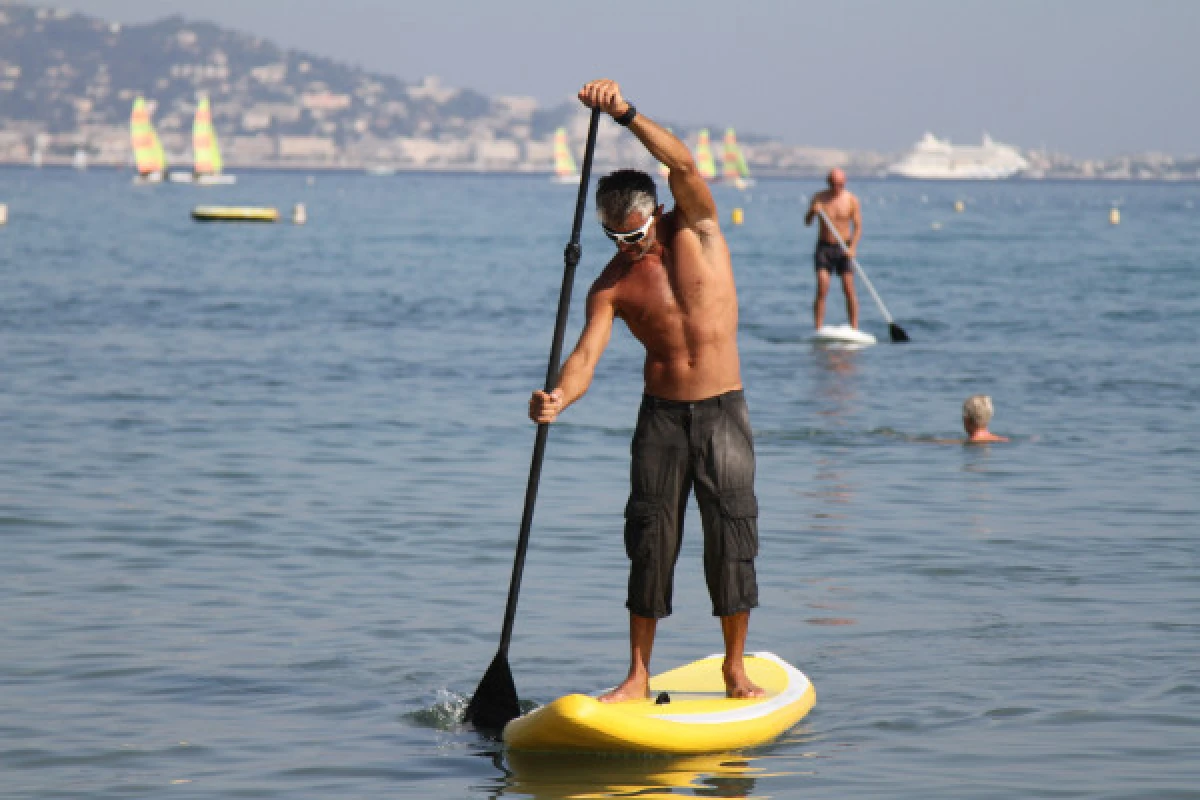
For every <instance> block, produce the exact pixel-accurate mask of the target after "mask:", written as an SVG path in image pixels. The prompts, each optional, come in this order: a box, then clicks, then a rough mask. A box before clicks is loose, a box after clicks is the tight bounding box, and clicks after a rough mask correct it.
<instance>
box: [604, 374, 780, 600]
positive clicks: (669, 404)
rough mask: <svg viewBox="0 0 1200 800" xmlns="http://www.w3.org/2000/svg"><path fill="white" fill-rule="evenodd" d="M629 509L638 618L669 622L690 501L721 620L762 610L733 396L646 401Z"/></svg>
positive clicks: (745, 425) (743, 418)
mask: <svg viewBox="0 0 1200 800" xmlns="http://www.w3.org/2000/svg"><path fill="white" fill-rule="evenodd" d="M632 451H633V466H632V469H631V470H630V479H631V484H632V490H631V492H630V495H629V503H628V505H626V507H625V551H626V553H627V554H628V556H629V560H630V567H629V599H628V601H627V602H626V604H625V606H626V608H628V609H629V610H630V612H632V613H633V614H635V615H637V616H639V617H647V618H653V619H661V618H662V617H666V616H669V615H670V613H671V596H672V593H673V590H674V575H675V563H676V561H678V559H679V549H680V545H681V544H682V543H683V518H684V511H685V509H686V508H687V499H688V494H690V493H691V490H692V489H693V488H695V490H696V502H697V503H698V505H699V506H700V515H701V519H702V521H703V523H704V578H705V580H706V582H707V583H708V593H709V596H710V597H711V598H712V604H713V615H714V616H718V617H724V616H728V615H730V614H736V613H738V612H741V611H749V610H750V609H752V608H754V607H755V606H757V605H758V581H757V579H756V577H755V573H754V557H755V556H757V555H758V500H757V499H756V498H755V496H754V437H753V433H752V432H751V430H750V415H749V412H748V410H747V408H746V398H745V395H744V393H743V392H742V391H741V390H740V389H738V390H735V391H732V392H727V393H725V394H722V395H718V396H717V397H710V398H708V399H707V400H699V401H696V402H694V403H686V402H677V401H673V400H660V399H659V398H656V397H651V396H649V395H643V397H642V406H641V409H640V410H639V411H638V421H637V430H636V431H635V432H634V434H633V445H632Z"/></svg>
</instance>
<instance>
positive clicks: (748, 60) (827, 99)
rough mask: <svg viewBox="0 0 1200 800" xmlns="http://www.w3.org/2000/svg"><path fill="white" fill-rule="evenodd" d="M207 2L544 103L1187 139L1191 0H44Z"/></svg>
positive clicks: (678, 114) (190, 7)
mask: <svg viewBox="0 0 1200 800" xmlns="http://www.w3.org/2000/svg"><path fill="white" fill-rule="evenodd" d="M38 4H39V5H48V6H61V7H66V8H72V9H74V10H77V11H82V12H85V13H89V14H93V15H95V16H100V17H104V18H106V19H112V20H117V21H122V22H144V21H147V20H151V19H156V18H159V17H162V16H166V15H167V14H172V13H182V14H184V15H185V16H188V17H193V18H194V17H197V16H199V15H200V14H201V13H202V15H203V16H204V17H206V18H208V19H210V20H212V21H215V22H218V23H221V24H223V25H227V26H230V27H234V28H238V29H242V30H246V31H249V32H253V33H257V34H260V35H262V36H265V37H268V38H270V39H273V40H275V41H276V42H278V43H279V44H281V45H284V46H289V47H297V48H302V49H308V50H312V51H315V52H318V53H320V54H323V55H328V56H332V57H334V58H337V59H340V60H345V61H348V62H351V63H355V64H359V65H361V66H364V67H368V68H370V69H374V70H379V71H384V72H388V73H392V74H395V75H397V76H399V77H401V78H404V79H408V80H416V79H419V78H420V77H422V76H424V75H439V76H441V77H442V78H443V80H444V81H445V82H446V83H447V84H449V85H451V86H461V87H470V88H474V89H478V90H480V91H482V92H484V93H486V94H491V95H495V94H519V95H532V96H534V97H536V98H537V99H538V100H539V101H540V102H541V103H542V104H543V105H554V104H556V103H558V102H560V101H561V100H563V99H565V98H568V97H571V96H573V94H574V92H575V91H576V90H577V89H578V87H579V85H581V84H582V83H583V82H584V80H586V79H588V78H591V77H600V76H604V77H612V78H616V79H617V80H619V81H620V82H621V84H622V86H623V88H624V89H625V91H626V94H627V96H628V97H629V99H631V100H633V101H634V102H635V103H636V104H637V105H638V106H639V107H640V108H641V109H642V110H643V111H644V112H646V113H648V114H650V115H651V116H657V117H662V118H667V119H670V120H677V121H679V122H682V123H690V122H704V123H715V124H720V125H734V126H736V127H738V128H739V129H740V130H744V131H755V132H760V133H765V134H768V135H771V136H773V137H776V138H779V139H781V140H783V141H785V142H788V143H791V144H809V145H816V146H824V147H842V148H867V149H877V150H887V151H896V150H902V149H905V148H907V147H908V146H909V145H910V144H912V143H913V142H915V141H916V140H917V139H918V138H919V137H920V136H921V134H922V133H923V132H924V131H926V130H930V131H933V132H934V133H936V134H938V135H939V136H948V137H950V138H951V139H952V140H954V141H955V142H963V143H965V142H973V141H978V139H979V137H980V135H981V134H982V133H983V132H984V131H987V132H989V133H991V134H992V136H993V137H994V138H996V139H998V140H1000V141H1004V142H1008V143H1011V144H1016V145H1019V146H1022V147H1039V146H1047V147H1050V148H1051V149H1055V150H1060V151H1063V152H1067V153H1070V154H1073V155H1076V156H1082V157H1092V156H1105V155H1117V154H1120V153H1126V152H1135V151H1136V152H1141V151H1146V150H1160V151H1164V152H1168V153H1173V154H1176V155H1185V154H1192V153H1200V0H1135V1H1134V2H1130V0H846V1H844V2H812V1H810V0H723V2H717V0H679V1H677V0H638V2H630V1H629V0H605V1H604V2H596V3H591V4H584V3H578V2H572V1H571V0H434V1H433V2H428V1H427V0H203V1H202V2H201V1H200V0H56V2H38Z"/></svg>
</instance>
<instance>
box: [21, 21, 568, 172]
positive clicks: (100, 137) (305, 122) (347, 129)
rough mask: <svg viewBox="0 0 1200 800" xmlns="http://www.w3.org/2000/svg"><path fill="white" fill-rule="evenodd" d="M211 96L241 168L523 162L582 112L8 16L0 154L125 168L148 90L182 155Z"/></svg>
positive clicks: (176, 32) (190, 30) (275, 55)
mask: <svg viewBox="0 0 1200 800" xmlns="http://www.w3.org/2000/svg"><path fill="white" fill-rule="evenodd" d="M201 93H203V94H207V95H209V96H210V97H211V99H212V102H213V115H214V121H215V124H216V126H217V131H218V134H219V135H220V137H221V139H222V144H223V147H224V149H225V150H226V152H227V157H228V158H229V160H230V161H231V162H233V163H237V162H239V161H241V162H254V161H281V162H287V161H288V160H297V161H308V162H311V161H318V162H319V161H329V162H331V163H340V162H347V163H349V162H360V161H361V162H371V161H388V162H397V163H400V164H406V165H409V166H422V165H436V164H439V163H440V164H443V165H444V164H449V163H452V162H463V163H476V162H482V163H486V162H488V161H490V160H491V161H499V162H511V164H512V165H516V164H519V163H520V162H522V161H525V160H527V159H528V157H529V155H530V154H529V153H527V152H524V149H523V148H521V147H519V146H516V145H517V143H518V142H522V141H529V140H533V141H537V140H542V139H547V138H548V137H549V136H550V134H551V133H552V132H553V129H554V128H555V127H556V126H558V125H561V124H566V123H568V122H570V121H571V118H573V117H577V116H578V111H577V109H576V108H573V107H571V106H570V105H568V104H565V103H564V104H563V106H561V107H560V108H558V109H554V110H549V111H545V110H540V109H538V108H537V106H536V103H534V101H533V100H532V99H528V98H495V99H493V98H489V97H486V96H484V95H483V94H480V93H479V92H475V91H472V90H470V89H452V88H448V87H443V86H441V85H440V84H439V82H438V81H437V80H436V79H432V78H428V79H425V80H423V81H421V82H420V83H412V82H407V81H404V80H401V79H399V78H396V77H393V76H389V75H381V74H378V73H373V72H368V71H366V70H363V69H359V68H356V67H352V66H348V65H346V64H341V63H338V62H336V61H333V60H331V59H328V58H324V57H321V56H319V55H315V54H311V53H305V52H300V51H295V50H284V49H282V48H280V47H278V46H277V45H275V44H273V43H272V42H269V41H267V40H265V39H262V38H258V37H255V36H250V35H247V34H244V33H238V32H236V31H231V30H227V29H225V28H222V27H219V26H217V25H213V24H211V23H207V22H197V21H191V20H186V19H184V18H182V17H179V16H174V17H168V18H166V19H163V20H160V21H157V22H154V23H150V24H146V25H131V26H121V25H117V24H114V23H109V22H106V21H104V20H100V19H96V18H93V17H88V16H86V15H83V14H77V13H71V12H67V11H53V10H47V9H40V8H31V7H28V6H23V5H19V4H9V5H3V6H0V127H2V128H3V130H4V131H5V138H4V140H3V141H0V151H3V154H4V155H7V156H8V157H9V160H14V159H15V160H20V156H22V155H25V156H26V157H28V155H29V153H28V152H25V151H32V150H38V149H40V150H42V151H43V153H44V155H45V156H47V157H50V158H53V157H55V156H59V157H66V156H68V155H70V154H73V153H74V151H75V150H76V149H77V148H83V149H85V150H86V151H88V152H89V153H90V154H91V155H92V156H93V160H94V161H96V160H98V161H100V162H124V161H126V160H127V159H128V152H127V151H128V145H127V142H126V141H125V140H126V139H127V138H128V136H127V132H126V127H127V125H128V118H129V111H130V107H131V104H132V102H133V100H134V98H135V97H137V96H138V95H139V94H140V95H144V96H145V97H146V99H147V100H148V101H150V103H151V107H152V108H153V109H154V121H155V125H156V127H157V128H158V131H159V133H160V134H161V135H162V137H163V140H164V144H165V145H166V147H167V150H168V152H176V153H178V154H183V153H185V152H186V150H187V147H188V141H187V138H188V136H189V135H190V130H191V116H192V112H193V110H194V108H195V103H196V98H197V96H198V95H199V94H201ZM438 142H441V143H443V144H442V145H438V144H437V143H438ZM451 143H453V144H451ZM489 143H490V144H489ZM536 149H537V148H535V150H536ZM547 157H548V155H547Z"/></svg>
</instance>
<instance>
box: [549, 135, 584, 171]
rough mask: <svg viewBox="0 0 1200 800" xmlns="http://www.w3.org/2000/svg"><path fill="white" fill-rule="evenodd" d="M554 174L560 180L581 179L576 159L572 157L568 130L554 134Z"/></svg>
mask: <svg viewBox="0 0 1200 800" xmlns="http://www.w3.org/2000/svg"><path fill="white" fill-rule="evenodd" d="M554 174H555V176H556V177H558V179H559V180H578V179H579V172H578V171H577V170H576V169H575V159H574V158H573V157H572V156H571V147H570V145H569V144H568V143H567V129H566V128H559V129H558V130H556V131H555V132H554Z"/></svg>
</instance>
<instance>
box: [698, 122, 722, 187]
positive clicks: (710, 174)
mask: <svg viewBox="0 0 1200 800" xmlns="http://www.w3.org/2000/svg"><path fill="white" fill-rule="evenodd" d="M696 169H697V170H699V171H700V176H701V177H703V178H704V179H705V180H708V181H711V180H712V179H713V178H715V177H717V164H716V162H715V161H713V152H712V142H711V141H710V139H709V134H708V128H704V129H703V130H701V131H700V136H699V138H698V139H697V141H696Z"/></svg>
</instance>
